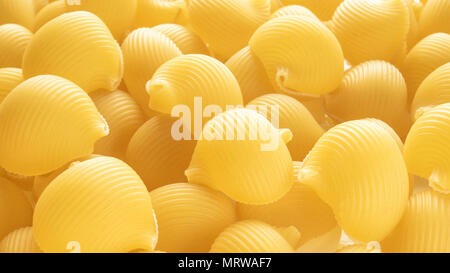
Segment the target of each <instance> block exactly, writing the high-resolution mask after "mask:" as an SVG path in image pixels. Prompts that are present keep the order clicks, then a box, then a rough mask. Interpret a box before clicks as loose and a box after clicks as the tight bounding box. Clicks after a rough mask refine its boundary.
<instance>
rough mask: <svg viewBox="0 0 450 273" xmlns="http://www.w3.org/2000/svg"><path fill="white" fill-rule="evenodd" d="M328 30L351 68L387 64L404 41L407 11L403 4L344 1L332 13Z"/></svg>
mask: <svg viewBox="0 0 450 273" xmlns="http://www.w3.org/2000/svg"><path fill="white" fill-rule="evenodd" d="M331 28H332V30H333V32H334V34H335V35H336V37H337V38H338V39H339V42H340V43H341V46H342V49H343V50H344V55H345V58H346V59H347V60H348V61H349V62H350V63H351V64H352V65H357V64H359V63H362V62H365V61H369V60H385V61H391V60H392V58H393V57H394V56H395V55H396V53H397V52H398V51H399V50H400V48H401V47H402V46H403V43H404V42H405V40H406V37H407V34H408V31H409V11H408V7H407V4H406V3H405V2H404V1H403V0H385V1H372V0H347V1H344V2H343V3H342V4H341V5H340V6H339V7H338V8H337V10H336V12H335V13H334V15H333V19H332V24H331Z"/></svg>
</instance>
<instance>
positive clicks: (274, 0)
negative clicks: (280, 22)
mask: <svg viewBox="0 0 450 273" xmlns="http://www.w3.org/2000/svg"><path fill="white" fill-rule="evenodd" d="M282 5H283V4H282V3H281V1H280V0H270V10H271V11H272V12H274V11H276V10H278V9H279V8H281V6H282Z"/></svg>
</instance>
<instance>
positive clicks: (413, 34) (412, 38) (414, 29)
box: [405, 0, 419, 56]
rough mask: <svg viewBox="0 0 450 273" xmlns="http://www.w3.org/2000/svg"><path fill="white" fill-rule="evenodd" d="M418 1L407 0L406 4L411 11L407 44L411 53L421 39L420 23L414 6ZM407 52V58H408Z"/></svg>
mask: <svg viewBox="0 0 450 273" xmlns="http://www.w3.org/2000/svg"><path fill="white" fill-rule="evenodd" d="M415 2H416V1H414V0H406V3H407V4H408V11H409V32H408V35H407V37H406V44H407V50H406V51H409V50H410V49H411V48H412V47H413V46H414V45H415V44H416V43H417V40H418V39H419V22H418V17H416V14H415V11H414V4H413V3H415ZM406 53H408V52H405V56H406Z"/></svg>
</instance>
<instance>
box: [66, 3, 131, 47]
mask: <svg viewBox="0 0 450 273" xmlns="http://www.w3.org/2000/svg"><path fill="white" fill-rule="evenodd" d="M65 1H66V6H67V9H68V11H80V10H84V11H89V12H92V13H93V14H95V15H97V16H98V17H99V18H100V19H102V21H103V22H104V23H105V24H106V25H107V26H108V28H109V30H111V33H112V34H113V35H114V37H115V38H116V39H117V40H120V39H121V38H122V37H123V34H124V33H125V31H126V30H128V29H129V28H130V27H131V25H132V24H133V22H134V20H135V17H136V12H137V6H138V3H137V2H138V0H82V1H80V3H79V4H76V5H73V4H72V5H71V4H70V3H71V2H73V0H65Z"/></svg>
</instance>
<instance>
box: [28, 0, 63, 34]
mask: <svg viewBox="0 0 450 273" xmlns="http://www.w3.org/2000/svg"><path fill="white" fill-rule="evenodd" d="M64 1H65V0H57V1H54V2H52V3H50V4H48V5H47V6H45V7H43V8H42V9H41V10H40V11H39V12H38V14H37V15H36V19H35V21H34V31H38V30H39V29H40V28H41V27H42V26H43V25H44V24H46V23H47V22H48V21H50V20H52V19H54V18H56V17H58V16H60V15H61V14H63V13H65V12H67V8H66V3H65V2H64Z"/></svg>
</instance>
